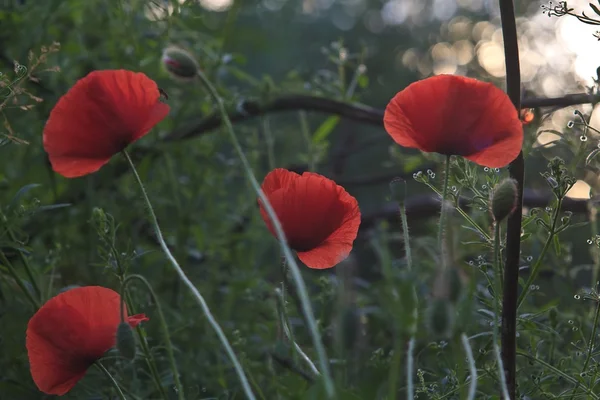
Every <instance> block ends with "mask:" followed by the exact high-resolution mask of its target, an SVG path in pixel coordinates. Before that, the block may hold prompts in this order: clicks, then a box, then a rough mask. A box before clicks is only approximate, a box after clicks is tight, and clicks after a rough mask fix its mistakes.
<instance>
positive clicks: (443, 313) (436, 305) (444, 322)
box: [427, 298, 455, 337]
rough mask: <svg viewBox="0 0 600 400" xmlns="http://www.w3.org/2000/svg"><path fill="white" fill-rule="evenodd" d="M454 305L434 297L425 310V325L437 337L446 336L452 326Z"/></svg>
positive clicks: (448, 334) (450, 331)
mask: <svg viewBox="0 0 600 400" xmlns="http://www.w3.org/2000/svg"><path fill="white" fill-rule="evenodd" d="M454 313H455V312H454V307H453V306H452V304H450V302H449V301H447V300H446V299H442V298H434V299H433V300H432V302H431V305H430V306H429V309H428V310H427V326H428V327H429V330H430V332H431V333H432V334H433V335H434V336H437V337H448V336H450V334H451V333H452V328H453V326H454Z"/></svg>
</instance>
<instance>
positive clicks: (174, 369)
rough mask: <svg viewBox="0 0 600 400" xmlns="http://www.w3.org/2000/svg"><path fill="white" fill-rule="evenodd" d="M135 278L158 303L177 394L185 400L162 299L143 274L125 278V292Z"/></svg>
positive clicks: (180, 398)
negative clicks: (161, 302)
mask: <svg viewBox="0 0 600 400" xmlns="http://www.w3.org/2000/svg"><path fill="white" fill-rule="evenodd" d="M134 279H137V280H138V281H140V282H141V283H143V284H144V286H146V289H147V290H148V293H150V297H152V301H153V302H154V304H155V305H156V311H158V319H159V322H160V327H161V329H162V331H163V336H164V339H165V344H166V347H167V356H168V358H169V363H170V364H171V372H172V373H173V379H174V380H175V388H176V389H177V396H178V398H179V400H185V395H184V393H183V385H182V384H181V380H180V379H179V371H178V369H177V363H176V362H175V353H174V351H173V343H172V342H171V335H170V334H169V326H168V325H167V320H166V319H165V314H164V313H163V310H162V307H161V305H160V300H159V299H158V296H157V295H156V293H155V292H154V289H152V286H151V285H150V282H148V281H147V280H146V278H144V277H143V276H141V275H138V274H133V275H129V276H128V277H127V278H125V280H124V281H123V283H122V285H121V286H122V292H123V293H125V292H126V291H127V285H128V284H129V282H131V281H132V280H134ZM121 301H123V296H122V295H121ZM123 308H124V307H123V306H121V313H123V312H124V310H123ZM121 321H123V317H121Z"/></svg>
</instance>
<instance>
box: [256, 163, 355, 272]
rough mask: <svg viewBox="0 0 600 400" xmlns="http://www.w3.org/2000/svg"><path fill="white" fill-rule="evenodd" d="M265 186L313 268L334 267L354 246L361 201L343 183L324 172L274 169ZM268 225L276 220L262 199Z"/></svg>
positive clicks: (296, 245)
mask: <svg viewBox="0 0 600 400" xmlns="http://www.w3.org/2000/svg"><path fill="white" fill-rule="evenodd" d="M262 190H263V192H264V193H265V195H266V196H267V198H268V199H269V202H270V203H271V205H272V206H273V209H274V210H275V213H276V214H277V218H278V219H279V221H280V222H281V225H282V227H283V231H284V233H285V236H286V238H287V241H288V244H289V246H290V247H291V248H292V249H293V250H295V251H296V253H297V254H298V258H300V260H301V261H302V262H303V263H304V264H306V266H307V267H309V268H314V269H325V268H331V267H333V266H335V265H336V264H338V263H339V262H341V261H342V260H344V259H345V258H346V257H348V255H349V254H350V251H351V250H352V243H353V242H354V239H356V235H357V233H358V227H359V225H360V210H359V209H358V202H357V201H356V199H355V198H354V197H352V196H351V195H350V194H348V192H346V190H344V188H343V187H341V186H338V185H337V184H336V183H335V182H334V181H332V180H331V179H327V178H325V177H324V176H322V175H319V174H314V173H311V172H305V173H303V174H302V175H298V174H296V173H295V172H291V171H288V170H286V169H281V168H279V169H275V170H273V171H271V172H270V173H269V174H268V175H267V176H266V177H265V180H264V182H263V184H262ZM259 205H260V212H261V215H262V218H263V220H264V221H265V223H266V224H267V227H268V228H269V230H270V231H271V233H272V234H273V236H276V234H275V230H274V228H273V224H272V222H271V220H270V218H269V217H268V215H267V212H266V211H265V209H264V207H263V205H262V203H261V202H260V200H259Z"/></svg>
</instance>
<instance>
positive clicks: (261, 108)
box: [165, 94, 383, 141]
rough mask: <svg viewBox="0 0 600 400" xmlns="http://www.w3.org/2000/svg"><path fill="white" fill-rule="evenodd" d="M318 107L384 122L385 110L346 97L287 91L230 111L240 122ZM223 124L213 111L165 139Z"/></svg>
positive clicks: (340, 113) (197, 132)
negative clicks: (354, 102)
mask: <svg viewBox="0 0 600 400" xmlns="http://www.w3.org/2000/svg"><path fill="white" fill-rule="evenodd" d="M297 110H305V111H318V112H322V113H325V114H335V115H339V116H341V117H344V118H348V119H351V120H353V121H357V122H364V123H367V124H372V125H379V126H383V111H382V110H378V109H376V108H372V107H369V106H365V105H362V104H351V103H346V102H343V101H338V100H332V99H326V98H324V97H317V96H309V95H302V94H297V95H286V96H281V97H278V98H276V99H274V100H272V101H270V102H268V103H266V104H261V103H260V102H258V101H255V100H246V101H243V102H241V103H239V104H238V106H237V107H236V109H235V110H234V111H230V113H229V118H230V119H231V122H233V123H236V122H241V121H244V120H247V119H251V118H254V117H257V116H260V115H264V114H272V113H278V112H284V111H297ZM220 126H221V117H220V116H219V115H218V113H213V114H211V115H209V116H208V117H205V118H202V119H200V120H198V121H193V122H191V123H190V124H189V125H188V126H187V127H184V128H181V129H176V130H175V131H173V132H171V134H169V135H168V136H167V137H166V138H165V140H166V141H173V140H181V139H187V138H192V137H195V136H198V135H201V134H203V133H205V132H207V131H210V130H213V129H216V128H218V127H220Z"/></svg>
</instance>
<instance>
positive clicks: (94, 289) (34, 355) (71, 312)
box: [26, 286, 148, 396]
mask: <svg viewBox="0 0 600 400" xmlns="http://www.w3.org/2000/svg"><path fill="white" fill-rule="evenodd" d="M120 302H121V297H120V296H119V294H118V293H117V292H115V291H113V290H111V289H107V288H104V287H100V286H85V287H79V288H75V289H71V290H68V291H66V292H63V293H61V294H59V295H58V296H56V297H54V298H52V299H50V300H48V302H47V303H46V304H44V305H43V306H42V308H40V309H39V310H38V311H37V312H36V313H35V315H34V316H33V317H32V318H31V319H30V320H29V324H28V325H27V339H26V346H27V353H28V355H29V365H30V370H31V376H32V377H33V381H34V382H35V384H36V385H37V387H38V388H39V389H40V390H41V391H42V392H44V393H47V394H54V395H59V396H60V395H63V394H65V393H67V392H68V391H69V390H71V389H72V388H73V386H75V384H76V383H77V382H78V381H79V380H80V379H81V378H83V376H84V375H85V373H86V371H87V369H88V368H89V367H90V366H91V365H92V364H93V363H94V362H95V361H96V360H98V359H99V358H100V357H102V356H103V355H104V353H105V352H106V351H107V350H109V349H110V348H112V347H114V345H115V340H116V336H115V335H116V332H117V327H118V325H119V323H120V322H121V313H120V310H119V307H120ZM125 317H126V320H127V322H129V324H130V325H131V326H132V327H134V326H137V325H138V324H139V323H140V322H142V321H147V320H148V318H147V317H146V316H145V315H143V314H138V315H134V316H132V317H127V313H126V312H125Z"/></svg>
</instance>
